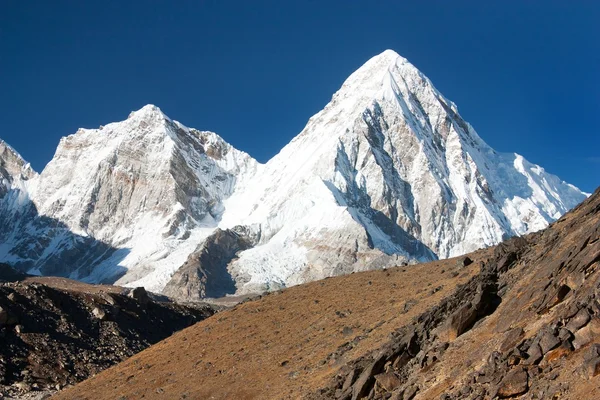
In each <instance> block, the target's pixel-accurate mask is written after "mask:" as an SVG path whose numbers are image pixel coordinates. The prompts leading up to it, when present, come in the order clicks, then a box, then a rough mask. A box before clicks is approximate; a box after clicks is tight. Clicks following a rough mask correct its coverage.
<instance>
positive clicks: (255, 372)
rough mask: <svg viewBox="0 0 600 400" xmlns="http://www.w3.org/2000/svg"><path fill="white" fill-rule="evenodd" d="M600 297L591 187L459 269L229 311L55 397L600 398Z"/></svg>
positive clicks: (598, 238) (393, 275)
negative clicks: (553, 218)
mask: <svg viewBox="0 0 600 400" xmlns="http://www.w3.org/2000/svg"><path fill="white" fill-rule="evenodd" d="M599 296H600V189H599V190H598V191H596V193H595V194H594V195H592V196H591V197H590V198H589V199H587V200H586V201H585V202H584V203H583V204H581V205H580V206H578V207H577V208H576V209H575V210H573V211H572V212H570V213H568V214H566V215H565V216H564V217H562V218H561V219H560V220H558V221H557V222H555V223H553V224H552V225H551V226H550V227H549V228H548V229H546V230H543V231H541V232H539V233H535V234H531V235H528V236H526V237H524V238H516V239H511V240H509V241H506V242H503V243H502V244H500V245H498V246H496V247H493V248H489V249H486V250H481V251H478V252H476V253H472V254H469V255H468V257H461V258H458V259H449V260H442V261H435V262H432V263H426V264H418V265H414V266H408V267H397V268H391V269H387V270H383V271H374V272H364V273H357V274H351V275H347V276H343V277H336V278H331V279H327V280H323V281H320V282H313V283H309V284H306V285H300V286H296V287H293V288H290V289H286V290H284V291H280V292H275V293H272V294H269V295H267V296H264V297H263V298H262V299H260V300H257V301H252V302H248V303H245V304H242V305H239V306H238V307H236V308H235V309H233V310H230V311H225V312H223V313H220V314H219V315H218V316H215V317H212V318H209V319H207V320H205V321H203V322H200V323H199V324H197V325H195V326H193V327H190V328H188V329H186V330H184V331H181V332H179V333H177V334H175V335H174V336H173V337H171V338H169V339H168V340H166V341H163V342H161V343H159V344H157V345H155V346H152V347H150V348H149V349H147V350H145V351H143V352H142V353H140V354H138V355H136V356H134V357H132V358H131V359H129V360H127V361H126V362H124V363H122V364H119V365H117V366H115V367H113V368H111V369H108V370H107V371H105V372H103V373H101V374H99V375H97V376H96V377H94V378H91V379H89V380H87V381H85V382H83V383H82V384H80V385H77V386H75V387H74V388H71V389H69V390H66V391H65V392H62V393H61V394H59V395H58V397H57V398H58V399H61V398H64V399H67V398H69V399H73V398H77V399H104V398H106V399H109V398H111V399H112V398H118V397H119V396H121V398H124V399H134V398H142V397H143V398H167V397H168V398H191V399H200V398H212V399H229V398H236V399H298V398H306V399H364V398H366V399H440V398H441V399H484V398H523V399H548V398H564V399H592V398H598V396H600V389H599V388H600V351H599V348H600V297H599ZM213 341H219V344H220V345H219V346H207V345H206V343H210V342H213Z"/></svg>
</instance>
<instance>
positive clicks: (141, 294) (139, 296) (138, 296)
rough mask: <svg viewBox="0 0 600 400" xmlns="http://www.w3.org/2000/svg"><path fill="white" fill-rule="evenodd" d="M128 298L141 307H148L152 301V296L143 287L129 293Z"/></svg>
mask: <svg viewBox="0 0 600 400" xmlns="http://www.w3.org/2000/svg"><path fill="white" fill-rule="evenodd" d="M128 296H129V297H130V298H132V299H134V300H135V301H137V302H138V303H140V304H141V305H146V304H148V302H149V301H150V296H148V292H146V289H144V288H143V287H141V286H140V287H136V288H135V289H133V290H132V291H131V292H129V294H128Z"/></svg>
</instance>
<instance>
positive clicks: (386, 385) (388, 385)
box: [375, 372, 402, 392]
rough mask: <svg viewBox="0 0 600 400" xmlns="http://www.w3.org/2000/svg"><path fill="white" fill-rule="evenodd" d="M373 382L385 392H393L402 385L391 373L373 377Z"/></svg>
mask: <svg viewBox="0 0 600 400" xmlns="http://www.w3.org/2000/svg"><path fill="white" fill-rule="evenodd" d="M375 381H377V384H378V385H379V386H381V387H382V388H383V389H384V390H386V391H387V392H392V391H394V390H395V389H396V388H397V387H398V386H400V385H401V384H402V381H401V380H400V378H398V377H397V376H396V375H395V374H394V373H392V372H386V373H384V374H379V375H375Z"/></svg>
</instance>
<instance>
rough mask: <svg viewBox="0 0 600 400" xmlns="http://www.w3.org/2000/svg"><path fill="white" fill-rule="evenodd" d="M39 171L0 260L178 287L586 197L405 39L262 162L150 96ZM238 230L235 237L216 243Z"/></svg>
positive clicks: (543, 213) (272, 276) (369, 265)
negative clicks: (490, 134) (485, 115)
mask: <svg viewBox="0 0 600 400" xmlns="http://www.w3.org/2000/svg"><path fill="white" fill-rule="evenodd" d="M13 164H14V162H13ZM11 171H13V172H12V173H11V174H14V171H16V168H15V167H11ZM11 176H12V175H11ZM29 181H31V183H30V184H28V185H22V186H23V187H15V188H12V189H10V191H11V193H13V194H12V195H11V198H13V197H18V198H20V199H22V201H20V202H19V203H18V204H17V205H13V204H12V203H11V206H10V207H6V206H4V205H2V207H1V208H0V210H3V211H2V214H1V215H0V218H4V219H10V220H11V221H17V222H12V224H13V225H11V226H8V227H7V228H2V232H0V238H2V242H3V244H2V245H1V246H0V261H4V262H8V263H11V264H12V265H15V266H17V267H18V268H20V269H21V270H23V271H29V272H32V273H39V274H55V275H61V276H69V277H71V278H75V279H81V280H85V281H88V282H116V283H118V284H122V285H128V286H145V287H147V288H149V289H150V290H153V291H162V290H164V288H165V287H168V288H169V289H168V291H169V293H172V294H177V296H180V297H182V298H199V297H202V296H205V295H207V293H215V291H213V290H212V289H210V290H207V286H211V285H212V286H211V287H212V288H213V289H214V288H217V287H220V288H221V289H218V290H216V292H218V293H219V294H232V293H233V292H237V293H248V292H255V291H262V290H272V289H277V288H281V287H288V286H292V285H296V284H299V283H303V282H307V281H311V280H315V279H320V278H324V277H328V276H334V275H340V274H345V273H350V272H355V271H362V270H368V269H373V268H383V267H386V266H391V265H398V264H402V263H415V262H421V261H429V260H434V259H437V258H447V257H451V256H456V255H459V254H464V253H466V252H469V251H473V250H475V249H478V248H482V247H485V246H490V245H494V244H496V243H498V242H500V241H501V240H503V239H505V238H507V237H510V236H514V235H522V234H526V233H529V232H533V231H537V230H539V229H542V228H544V227H545V226H547V224H548V223H549V222H551V221H553V220H555V219H557V218H558V217H560V216H561V215H562V214H563V213H565V212H566V211H567V210H569V209H570V208H572V207H573V206H575V205H576V204H577V203H579V202H580V201H582V200H583V199H584V198H585V197H586V195H585V194H584V193H582V192H581V191H580V190H578V189H577V188H575V187H573V186H572V185H569V184H567V183H565V182H563V181H561V180H560V179H558V178H557V177H555V176H553V175H551V174H548V173H546V172H545V171H544V169H543V168H541V167H539V166H536V165H533V164H530V163H529V162H527V161H526V160H525V159H524V158H523V157H521V156H519V155H517V154H501V153H497V152H495V151H494V150H493V149H491V148H490V147H489V146H488V145H487V144H486V143H485V142H483V140H482V139H481V138H480V137H479V136H478V135H477V133H476V132H475V131H474V129H473V128H472V127H471V126H470V125H469V124H468V123H467V122H465V121H464V120H463V119H462V118H461V116H460V115H459V114H458V111H457V108H456V106H455V105H454V104H453V103H451V102H450V101H448V100H447V99H446V98H444V97H443V96H442V95H441V94H440V93H439V92H438V91H437V90H436V89H435V87H433V85H432V84H431V82H430V81H429V80H428V79H427V78H426V77H425V76H424V75H423V74H422V73H421V72H419V71H418V70H417V69H416V68H415V67H414V66H413V65H411V64H410V63H409V62H408V61H407V60H405V59H404V58H402V57H400V56H399V55H398V54H396V53H395V52H393V51H385V52H384V53H382V54H380V55H378V56H376V57H374V58H373V59H371V60H369V61H368V62H367V63H366V64H365V65H363V66H362V67H361V68H359V69H358V70H357V71H356V72H355V73H354V74H352V75H351V76H350V77H349V78H348V79H347V80H346V82H345V83H344V84H343V86H342V87H341V88H340V90H339V91H338V92H337V93H335V94H334V96H333V98H332V100H331V102H330V103H329V104H327V106H326V107H325V108H324V109H323V111H321V112H319V113H318V114H316V115H315V116H313V117H312V118H311V119H310V120H309V122H308V124H307V125H306V127H305V128H304V130H303V131H302V132H301V133H300V134H299V135H298V136H297V137H296V138H294V139H293V140H292V141H291V143H290V144H288V145H287V146H286V147H285V148H284V149H282V151H281V152H280V153H279V154H278V155H276V156H275V157H274V158H273V159H272V160H270V161H269V162H267V163H266V164H264V165H261V164H259V163H257V162H256V161H255V160H254V159H252V158H251V157H250V156H248V155H247V154H245V153H243V152H241V151H238V150H236V149H234V148H233V147H232V146H230V145H229V144H227V143H226V142H225V141H223V139H221V138H220V137H219V136H217V135H216V134H214V133H211V132H201V131H197V130H195V129H190V128H187V127H185V126H183V125H182V124H180V123H178V122H176V121H173V120H171V119H169V118H168V117H166V116H165V115H164V114H163V113H162V112H161V111H160V110H159V109H158V108H157V107H155V106H146V107H144V108H142V109H141V110H139V111H137V112H134V113H132V114H131V115H130V117H129V118H128V119H127V120H125V121H122V122H118V123H113V124H110V125H106V126H104V127H101V128H100V129H94V130H85V129H82V130H79V131H78V132H77V133H76V134H74V135H71V136H68V137H66V138H64V139H62V140H61V142H60V144H59V147H58V149H57V152H56V155H55V157H54V158H53V160H52V161H51V162H50V163H49V164H48V166H47V167H46V168H45V170H44V171H43V172H42V173H41V174H40V175H39V176H35V175H32V177H31V178H30V179H29ZM5 186H6V185H5ZM5 197H6V195H5ZM7 210H9V211H7ZM15 213H16V214H18V215H16V214H15ZM236 230H239V231H240V232H242V231H243V232H244V233H243V236H244V237H243V238H242V239H240V240H241V242H243V245H241V246H240V244H241V242H239V243H237V242H238V239H237V238H232V240H224V238H225V237H228V235H225V237H224V238H222V239H223V240H215V235H216V234H219V232H234V231H236ZM233 239H235V240H233ZM234 242H235V243H234ZM218 243H223V245H222V246H223V247H222V248H220V249H217V247H219V246H220V245H219V244H218ZM212 252H214V253H216V255H215V256H213V255H209V254H208V253H212ZM184 265H185V271H180V273H178V274H176V272H177V271H179V270H180V268H181V267H182V266H184ZM208 271H210V273H209V272H208ZM174 274H175V275H174ZM212 279H216V280H217V281H218V282H217V281H215V282H211V280H212ZM225 282H227V284H224V283H225ZM222 288H226V290H225V289H222Z"/></svg>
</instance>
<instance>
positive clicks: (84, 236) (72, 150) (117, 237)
mask: <svg viewBox="0 0 600 400" xmlns="http://www.w3.org/2000/svg"><path fill="white" fill-rule="evenodd" d="M256 168H257V163H256V161H254V160H253V159H252V158H251V157H250V156H248V155H247V154H245V153H243V152H240V151H238V150H236V149H234V148H233V147H231V146H230V145H229V144H227V143H226V142H225V141H223V139H221V138H220V137H219V136H218V135H216V134H214V133H212V132H203V131H198V130H195V129H191V128H188V127H185V126H184V125H182V124H180V123H178V122H177V121H174V120H172V119H170V118H169V117H167V116H166V115H165V114H163V113H162V112H161V110H160V109H159V108H158V107H156V106H153V105H148V106H145V107H143V108H142V109H140V110H138V111H135V112H133V113H131V114H130V115H129V118H127V119H126V120H124V121H121V122H116V123H111V124H108V125H105V126H101V127H100V128H98V129H80V130H78V131H77V132H76V133H75V134H73V135H70V136H67V137H65V138H63V139H61V141H60V143H59V146H58V148H57V150H56V154H55V156H54V158H53V159H52V161H51V162H50V163H49V164H48V165H47V167H46V168H45V169H44V171H43V172H42V173H41V174H40V176H39V177H38V178H36V185H35V188H34V190H32V191H31V193H30V196H31V200H32V205H33V207H34V209H35V214H36V217H35V218H34V219H33V220H32V221H30V223H29V225H28V228H27V229H25V230H21V231H20V232H19V233H18V234H15V235H14V237H13V238H12V240H11V241H12V247H11V248H9V249H8V251H7V252H8V254H7V255H6V256H5V257H4V258H5V259H8V260H11V261H12V262H13V263H15V264H17V265H18V266H20V267H21V268H22V269H28V270H30V271H32V272H38V273H42V274H59V275H65V276H70V277H73V278H77V279H84V280H88V281H94V282H97V281H111V282H113V281H115V280H116V279H120V280H119V283H123V284H127V283H132V282H137V284H145V285H146V286H148V287H149V288H152V289H154V290H157V286H156V285H160V286H164V285H165V284H166V283H167V280H168V278H169V277H170V275H171V274H172V273H173V272H174V271H175V270H176V269H177V268H178V267H179V266H180V265H182V264H183V263H184V262H185V259H186V258H187V256H188V254H189V253H191V252H192V251H193V250H194V249H195V248H196V244H197V243H198V241H200V240H202V239H203V238H204V237H205V236H207V235H208V234H210V233H211V232H212V231H213V230H214V229H215V227H216V224H217V220H219V219H220V216H221V214H222V212H223V207H222V202H223V200H224V199H225V198H227V197H228V196H229V195H230V194H231V193H232V192H233V190H234V189H235V186H236V185H237V183H238V181H239V180H241V179H244V178H245V177H246V176H247V175H251V174H253V173H254V171H255V170H256ZM39 237H45V238H46V239H45V240H44V241H43V242H41V243H40V239H39ZM47 239H50V240H47ZM30 242H35V243H36V246H35V248H36V251H35V253H33V254H32V252H31V251H30V249H31V246H26V245H25V244H26V243H30ZM4 249H5V251H6V250H7V246H4ZM158 288H160V287H158Z"/></svg>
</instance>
